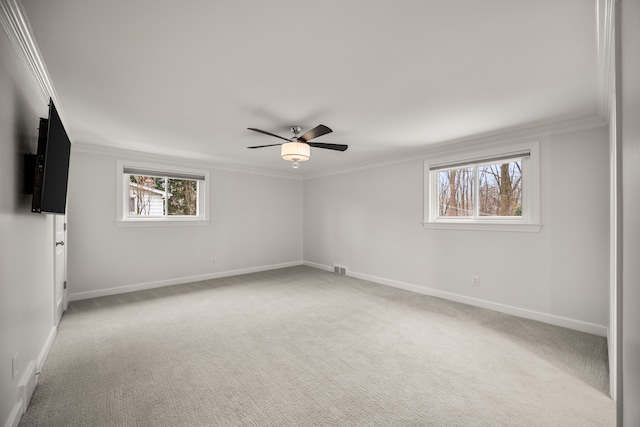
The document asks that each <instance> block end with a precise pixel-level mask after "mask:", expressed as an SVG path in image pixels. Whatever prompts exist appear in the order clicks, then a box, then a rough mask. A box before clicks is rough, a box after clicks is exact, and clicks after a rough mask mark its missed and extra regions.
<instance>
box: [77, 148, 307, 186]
mask: <svg viewBox="0 0 640 427" xmlns="http://www.w3.org/2000/svg"><path fill="white" fill-rule="evenodd" d="M71 152H72V153H84V154H92V155H96V156H107V157H113V158H117V159H131V160H139V161H146V162H161V163H164V164H170V165H174V166H183V167H189V168H202V169H212V170H219V171H225V172H237V173H245V174H250V175H262V176H270V177H274V178H285V179H293V180H299V181H301V180H302V179H303V176H302V174H299V173H295V172H279V171H271V170H267V169H260V168H254V167H249V166H243V165H238V164H232V163H227V162H219V161H207V160H202V159H190V158H187V157H177V156H170V155H165V154H157V153H148V152H142V151H135V150H127V149H124V148H115V147H107V146H105V145H96V144H86V143H81V142H76V143H74V144H71Z"/></svg>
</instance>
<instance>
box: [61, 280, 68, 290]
mask: <svg viewBox="0 0 640 427" xmlns="http://www.w3.org/2000/svg"><path fill="white" fill-rule="evenodd" d="M62 289H67V281H66V280H65V281H64V285H63V286H62Z"/></svg>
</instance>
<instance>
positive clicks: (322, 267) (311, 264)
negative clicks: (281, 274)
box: [303, 261, 333, 272]
mask: <svg viewBox="0 0 640 427" xmlns="http://www.w3.org/2000/svg"><path fill="white" fill-rule="evenodd" d="M303 264H304V265H306V266H308V267H313V268H317V269H319V270H325V271H331V272H333V268H332V267H331V266H330V265H324V264H317V263H315V262H311V261H303Z"/></svg>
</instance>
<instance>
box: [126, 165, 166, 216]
mask: <svg viewBox="0 0 640 427" xmlns="http://www.w3.org/2000/svg"><path fill="white" fill-rule="evenodd" d="M129 215H131V216H163V215H164V178H158V177H154V176H143V175H129Z"/></svg>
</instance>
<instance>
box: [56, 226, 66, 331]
mask: <svg viewBox="0 0 640 427" xmlns="http://www.w3.org/2000/svg"><path fill="white" fill-rule="evenodd" d="M53 218H54V219H53V228H54V233H55V255H54V258H55V259H54V284H53V286H54V290H53V298H54V299H53V304H54V307H53V309H54V319H53V324H54V325H56V326H58V323H60V319H61V318H62V313H64V311H65V310H66V309H67V243H66V242H67V217H66V215H54V216H53Z"/></svg>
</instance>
